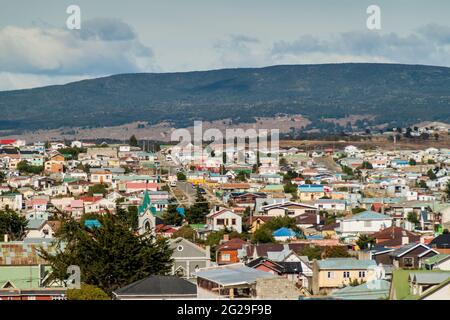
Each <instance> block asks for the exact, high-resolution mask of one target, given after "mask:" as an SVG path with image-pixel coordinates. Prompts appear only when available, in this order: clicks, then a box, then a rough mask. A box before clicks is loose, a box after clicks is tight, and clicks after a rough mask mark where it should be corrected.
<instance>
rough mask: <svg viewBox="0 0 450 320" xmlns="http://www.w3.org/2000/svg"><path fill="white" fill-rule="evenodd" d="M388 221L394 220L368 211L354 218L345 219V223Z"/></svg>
mask: <svg viewBox="0 0 450 320" xmlns="http://www.w3.org/2000/svg"><path fill="white" fill-rule="evenodd" d="M387 219H392V218H391V217H390V216H387V215H385V214H381V213H378V212H375V211H370V210H367V211H363V212H361V213H358V214H356V215H354V216H353V217H350V218H347V219H345V221H350V220H387Z"/></svg>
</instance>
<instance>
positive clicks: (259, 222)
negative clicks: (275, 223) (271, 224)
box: [249, 216, 273, 233]
mask: <svg viewBox="0 0 450 320" xmlns="http://www.w3.org/2000/svg"><path fill="white" fill-rule="evenodd" d="M272 218H273V217H268V216H259V217H258V216H253V217H252V223H251V226H250V230H249V231H250V233H253V232H255V231H256V230H258V229H259V228H261V227H262V226H263V224H264V223H266V222H267V221H269V220H270V219H272Z"/></svg>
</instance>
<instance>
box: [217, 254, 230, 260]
mask: <svg viewBox="0 0 450 320" xmlns="http://www.w3.org/2000/svg"><path fill="white" fill-rule="evenodd" d="M220 257H221V260H222V261H230V260H231V256H230V254H229V253H222V254H221V256H220Z"/></svg>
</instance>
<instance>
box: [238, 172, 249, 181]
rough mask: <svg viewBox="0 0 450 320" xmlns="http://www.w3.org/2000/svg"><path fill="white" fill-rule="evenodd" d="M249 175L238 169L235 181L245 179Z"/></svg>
mask: <svg viewBox="0 0 450 320" xmlns="http://www.w3.org/2000/svg"><path fill="white" fill-rule="evenodd" d="M248 177H249V175H248V174H247V173H245V171H239V173H238V174H237V176H236V180H237V181H244V182H245V181H247V178H248Z"/></svg>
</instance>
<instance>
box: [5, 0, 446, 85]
mask: <svg viewBox="0 0 450 320" xmlns="http://www.w3.org/2000/svg"><path fill="white" fill-rule="evenodd" d="M111 2H113V3H111ZM72 4H76V5H78V6H80V8H81V21H82V24H81V30H68V29H67V28H66V20H67V17H68V14H66V8H67V7H68V6H69V5H72ZM372 4H376V5H378V6H380V8H381V23H382V24H381V30H376V31H370V30H368V29H367V27H366V20H367V17H368V15H367V13H366V9H367V7H368V6H369V5H372ZM449 17H450V1H449V0H427V1H425V0H385V1H383V0H372V1H366V0H339V1H336V0H322V1H321V0H309V1H303V0H270V1H269V0H158V1H156V0H127V1H111V0H109V1H107V0H71V1H65V0H39V1H29V0H0V90H11V89H21V88H31V87H36V86H43V85H49V84H61V83H67V82H70V81H74V80H79V79H85V78H94V77H99V76H104V75H111V74H117V73H129V72H173V71H190V70H208V69H218V68H235V67H259V66H268V65H275V64H310V63H335V62H389V63H408V64H426V65H439V66H449V67H450V19H449Z"/></svg>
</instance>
